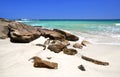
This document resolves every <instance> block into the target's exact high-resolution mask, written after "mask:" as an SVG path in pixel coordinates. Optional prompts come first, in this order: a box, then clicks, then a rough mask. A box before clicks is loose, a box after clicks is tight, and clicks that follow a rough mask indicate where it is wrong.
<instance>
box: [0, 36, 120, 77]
mask: <svg viewBox="0 0 120 77" xmlns="http://www.w3.org/2000/svg"><path fill="white" fill-rule="evenodd" d="M44 41H45V39H44V38H42V37H40V38H38V39H37V40H35V41H33V42H31V43H26V44H21V43H11V42H10V41H9V39H5V40H0V77H120V69H119V68H120V60H119V58H120V45H104V44H89V45H88V46H87V47H84V48H83V49H77V50H78V54H76V55H75V56H71V55H66V54H64V53H63V52H60V53H54V52H51V51H49V50H47V49H46V50H45V51H44V50H43V47H39V46H35V44H36V43H41V44H42V43H43V42H44ZM71 46H72V44H71ZM71 46H70V47H71ZM81 55H85V56H88V57H91V58H93V59H97V60H100V61H106V62H109V64H110V65H109V66H102V65H96V64H93V63H91V62H88V61H85V60H83V59H81ZM33 56H39V57H41V58H42V59H43V60H48V59H47V57H52V59H50V60H48V61H51V62H56V63H58V69H47V68H34V67H33V63H32V61H28V59H30V58H31V57H33ZM81 64H82V65H83V66H84V67H85V69H86V71H81V70H80V69H78V66H79V65H81Z"/></svg>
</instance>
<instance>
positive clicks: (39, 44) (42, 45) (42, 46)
mask: <svg viewBox="0 0 120 77" xmlns="http://www.w3.org/2000/svg"><path fill="white" fill-rule="evenodd" d="M36 46H42V47H44V49H43V50H45V49H46V45H44V44H36Z"/></svg>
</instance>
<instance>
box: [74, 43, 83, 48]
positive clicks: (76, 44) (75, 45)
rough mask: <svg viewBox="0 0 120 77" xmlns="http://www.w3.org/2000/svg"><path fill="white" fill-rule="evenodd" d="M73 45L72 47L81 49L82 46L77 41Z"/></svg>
mask: <svg viewBox="0 0 120 77" xmlns="http://www.w3.org/2000/svg"><path fill="white" fill-rule="evenodd" d="M73 47H74V48H79V49H82V48H83V46H82V45H81V44H79V43H75V44H74V45H73Z"/></svg>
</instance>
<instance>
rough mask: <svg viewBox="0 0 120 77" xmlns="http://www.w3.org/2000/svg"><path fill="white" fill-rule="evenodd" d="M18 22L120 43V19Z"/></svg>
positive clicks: (83, 37)
mask: <svg viewBox="0 0 120 77" xmlns="http://www.w3.org/2000/svg"><path fill="white" fill-rule="evenodd" d="M17 21H18V20H17ZM19 22H23V23H26V24H29V25H32V26H43V27H46V28H52V29H53V28H57V29H62V30H67V31H70V32H72V33H74V34H76V35H78V36H79V37H80V38H81V39H87V40H89V41H92V42H94V43H106V44H120V20H19Z"/></svg>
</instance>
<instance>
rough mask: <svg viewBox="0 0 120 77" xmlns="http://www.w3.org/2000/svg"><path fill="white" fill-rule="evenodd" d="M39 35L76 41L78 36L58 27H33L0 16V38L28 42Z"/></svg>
mask: <svg viewBox="0 0 120 77" xmlns="http://www.w3.org/2000/svg"><path fill="white" fill-rule="evenodd" d="M40 36H44V37H45V38H50V39H52V40H64V39H66V40H69V41H77V40H78V39H79V38H78V37H77V36H75V35H73V34H71V33H67V32H64V31H62V30H58V29H53V30H51V29H45V28H42V27H36V26H35V27H33V26H30V25H26V24H23V23H20V22H15V21H10V20H7V19H3V18H0V38H1V39H5V38H8V37H9V38H10V40H11V42H16V43H29V42H31V41H33V40H35V39H37V38H38V37H40Z"/></svg>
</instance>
